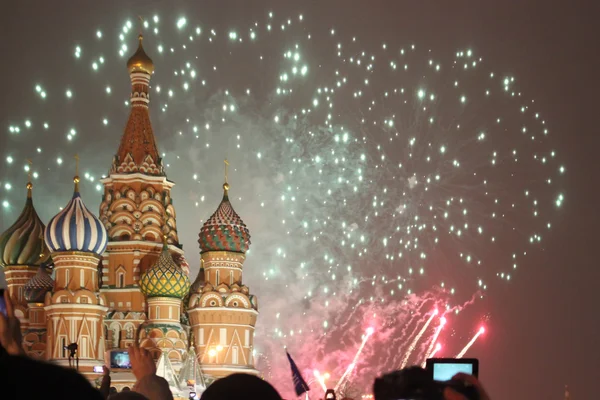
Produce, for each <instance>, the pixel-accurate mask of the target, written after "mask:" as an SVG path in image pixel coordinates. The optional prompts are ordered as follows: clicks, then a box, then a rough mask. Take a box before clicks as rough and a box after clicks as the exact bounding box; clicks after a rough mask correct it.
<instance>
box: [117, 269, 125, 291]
mask: <svg viewBox="0 0 600 400" xmlns="http://www.w3.org/2000/svg"><path fill="white" fill-rule="evenodd" d="M117 285H118V287H120V288H122V287H125V274H124V273H122V272H119V282H118V283H117Z"/></svg>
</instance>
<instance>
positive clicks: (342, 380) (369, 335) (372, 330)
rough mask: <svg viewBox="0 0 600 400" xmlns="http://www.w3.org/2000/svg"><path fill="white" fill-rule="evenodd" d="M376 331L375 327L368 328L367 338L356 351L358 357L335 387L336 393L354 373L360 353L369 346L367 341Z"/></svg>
mask: <svg viewBox="0 0 600 400" xmlns="http://www.w3.org/2000/svg"><path fill="white" fill-rule="evenodd" d="M374 331H375V330H374V329H373V327H368V328H367V331H366V333H365V337H364V338H363V341H362V343H361V344H360V347H359V348H358V350H357V351H356V355H355V356H354V359H353V360H352V362H351V363H350V365H348V368H347V369H346V371H345V372H344V374H343V375H342V377H341V378H340V380H339V381H338V383H337V384H336V385H335V391H336V392H337V390H338V388H339V387H340V385H342V383H344V379H346V376H348V374H349V373H350V372H352V370H353V369H354V367H355V366H356V362H357V361H358V357H360V353H362V350H363V348H364V347H365V344H367V340H369V338H370V337H371V335H372V334H373V332H374Z"/></svg>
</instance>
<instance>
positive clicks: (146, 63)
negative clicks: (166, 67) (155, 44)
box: [127, 35, 154, 75]
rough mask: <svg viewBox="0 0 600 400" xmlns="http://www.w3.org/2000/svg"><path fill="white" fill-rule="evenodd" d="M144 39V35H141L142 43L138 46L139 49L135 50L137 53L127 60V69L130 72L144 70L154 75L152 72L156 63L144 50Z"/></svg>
mask: <svg viewBox="0 0 600 400" xmlns="http://www.w3.org/2000/svg"><path fill="white" fill-rule="evenodd" d="M143 39H144V37H143V36H142V35H140V36H139V40H140V45H139V46H138V49H137V51H136V52H135V54H134V55H132V56H131V58H130V59H129V60H127V69H128V70H129V73H133V72H144V73H146V74H149V75H152V73H153V72H154V63H153V62H152V60H151V59H150V57H148V55H147V54H146V52H145V51H144V47H143V46H142V40H143Z"/></svg>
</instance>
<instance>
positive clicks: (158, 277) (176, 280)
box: [140, 241, 190, 299]
mask: <svg viewBox="0 0 600 400" xmlns="http://www.w3.org/2000/svg"><path fill="white" fill-rule="evenodd" d="M140 289H141V291H142V293H143V294H144V295H145V296H146V297H177V298H180V299H183V298H184V297H185V296H186V295H187V294H188V292H189V291H190V279H189V278H188V277H187V275H186V274H185V273H184V272H183V271H182V270H181V268H180V267H179V266H177V264H175V261H173V257H171V253H170V252H169V247H168V246H167V243H166V241H165V243H164V245H163V249H162V252H161V254H160V257H158V260H157V261H156V264H154V265H153V266H152V267H151V268H149V269H148V270H147V271H146V272H144V273H143V274H142V277H141V279H140Z"/></svg>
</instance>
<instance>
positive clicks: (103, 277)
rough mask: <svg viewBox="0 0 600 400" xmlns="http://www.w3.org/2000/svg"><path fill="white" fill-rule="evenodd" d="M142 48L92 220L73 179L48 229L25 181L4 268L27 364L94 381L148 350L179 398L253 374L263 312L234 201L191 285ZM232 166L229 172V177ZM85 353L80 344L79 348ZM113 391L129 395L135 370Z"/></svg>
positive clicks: (1, 260)
mask: <svg viewBox="0 0 600 400" xmlns="http://www.w3.org/2000/svg"><path fill="white" fill-rule="evenodd" d="M142 39H143V38H142V36H141V35H140V37H139V47H138V49H137V51H136V53H135V54H134V55H133V56H132V57H131V58H130V59H129V60H128V62H127V68H128V71H129V75H130V78H131V86H132V89H131V99H130V106H131V109H130V114H129V119H128V120H127V123H126V125H125V131H124V133H123V136H122V137H121V142H120V144H119V148H118V150H117V153H116V155H115V156H114V158H113V160H112V164H111V165H110V170H109V174H108V176H107V177H106V178H104V179H103V180H102V181H101V182H102V184H103V185H104V194H103V196H102V202H101V205H100V213H99V215H98V216H96V215H94V213H92V212H91V211H90V210H89V209H88V208H87V207H86V205H85V203H84V200H83V199H82V197H81V195H80V193H79V177H78V176H75V178H74V190H73V195H72V197H71V200H70V201H69V202H68V203H67V204H66V205H65V206H64V207H63V208H62V209H61V211H60V212H59V213H58V214H57V215H56V216H54V217H53V218H52V219H50V221H49V222H48V224H47V225H44V223H43V222H42V221H41V220H40V218H39V217H38V214H37V213H36V210H35V208H34V202H33V185H32V183H31V179H30V180H29V182H28V183H27V198H26V200H25V207H24V208H23V211H22V213H21V214H20V216H19V217H18V219H17V221H16V222H15V223H14V224H13V225H12V226H11V227H10V228H8V230H7V231H6V232H4V233H2V235H0V265H1V266H2V267H3V268H4V273H5V277H6V281H7V284H8V291H9V294H10V297H11V299H12V302H13V304H14V305H15V313H16V315H17V317H18V318H19V319H20V321H21V329H22V334H23V345H24V348H25V351H26V353H27V354H28V355H29V356H30V357H34V358H38V359H42V360H47V361H49V362H52V363H54V364H58V365H63V366H70V367H73V368H77V369H78V370H79V372H80V373H82V374H84V375H85V376H87V377H88V378H89V379H90V380H91V381H95V380H97V379H98V378H99V377H100V374H99V373H96V372H94V367H95V366H96V367H97V366H99V365H105V364H107V363H110V362H109V360H108V359H109V354H110V353H111V352H112V351H118V350H123V351H124V350H126V349H127V347H129V346H130V345H132V344H134V343H138V344H139V346H141V347H144V348H146V349H148V350H149V351H150V352H151V353H152V354H153V356H154V358H155V360H156V362H157V373H158V374H159V375H160V376H163V377H164V378H165V379H166V380H167V381H168V382H169V385H170V386H171V389H172V391H173V394H174V395H175V397H180V396H184V397H185V398H187V396H188V393H189V391H190V390H192V391H196V392H200V391H202V390H203V389H204V388H205V387H206V386H207V385H209V384H210V383H211V382H212V381H214V380H215V379H218V378H221V377H223V376H226V375H229V374H232V373H235V372H244V373H250V374H258V371H256V370H255V368H254V358H253V341H254V327H255V324H256V319H257V316H258V303H257V299H256V297H255V296H254V295H251V294H250V290H249V288H248V287H247V286H245V285H244V284H243V283H242V271H243V265H244V260H245V253H246V251H247V250H248V248H249V246H250V233H249V231H248V229H247V228H246V225H245V224H244V222H243V221H242V219H241V218H240V216H239V215H238V214H237V213H236V212H235V211H234V209H233V207H232V205H231V203H230V201H229V197H228V192H229V184H228V183H227V173H226V174H225V183H224V184H223V200H222V201H221V203H220V204H219V206H218V207H217V210H216V211H215V212H214V213H213V214H212V216H211V217H210V218H209V219H208V220H207V221H206V222H205V223H204V225H203V226H202V228H201V229H200V233H199V239H198V243H199V245H200V254H201V265H200V272H199V273H198V276H197V277H196V279H195V280H194V282H193V283H191V279H190V277H189V272H190V270H189V265H188V264H187V262H186V260H185V257H184V252H183V248H182V245H181V244H180V242H179V237H178V233H177V223H176V212H175V207H174V205H173V200H172V198H171V189H172V188H173V186H174V183H173V182H172V181H170V180H168V179H167V176H166V173H165V170H164V168H163V164H162V160H161V158H160V156H159V153H158V150H157V146H156V141H155V138H154V133H153V129H152V124H151V122H150V114H149V110H148V104H149V101H150V95H149V85H150V78H151V76H152V74H153V72H154V64H153V62H152V60H151V59H150V58H149V57H148V56H147V55H146V53H145V51H144V49H143V46H142ZM226 168H227V167H226ZM74 345H76V346H74ZM111 377H112V385H113V386H114V387H115V389H116V390H118V391H120V390H122V389H123V388H125V387H132V386H133V384H134V383H135V377H134V376H133V374H132V373H131V371H130V370H127V369H112V368H111Z"/></svg>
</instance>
